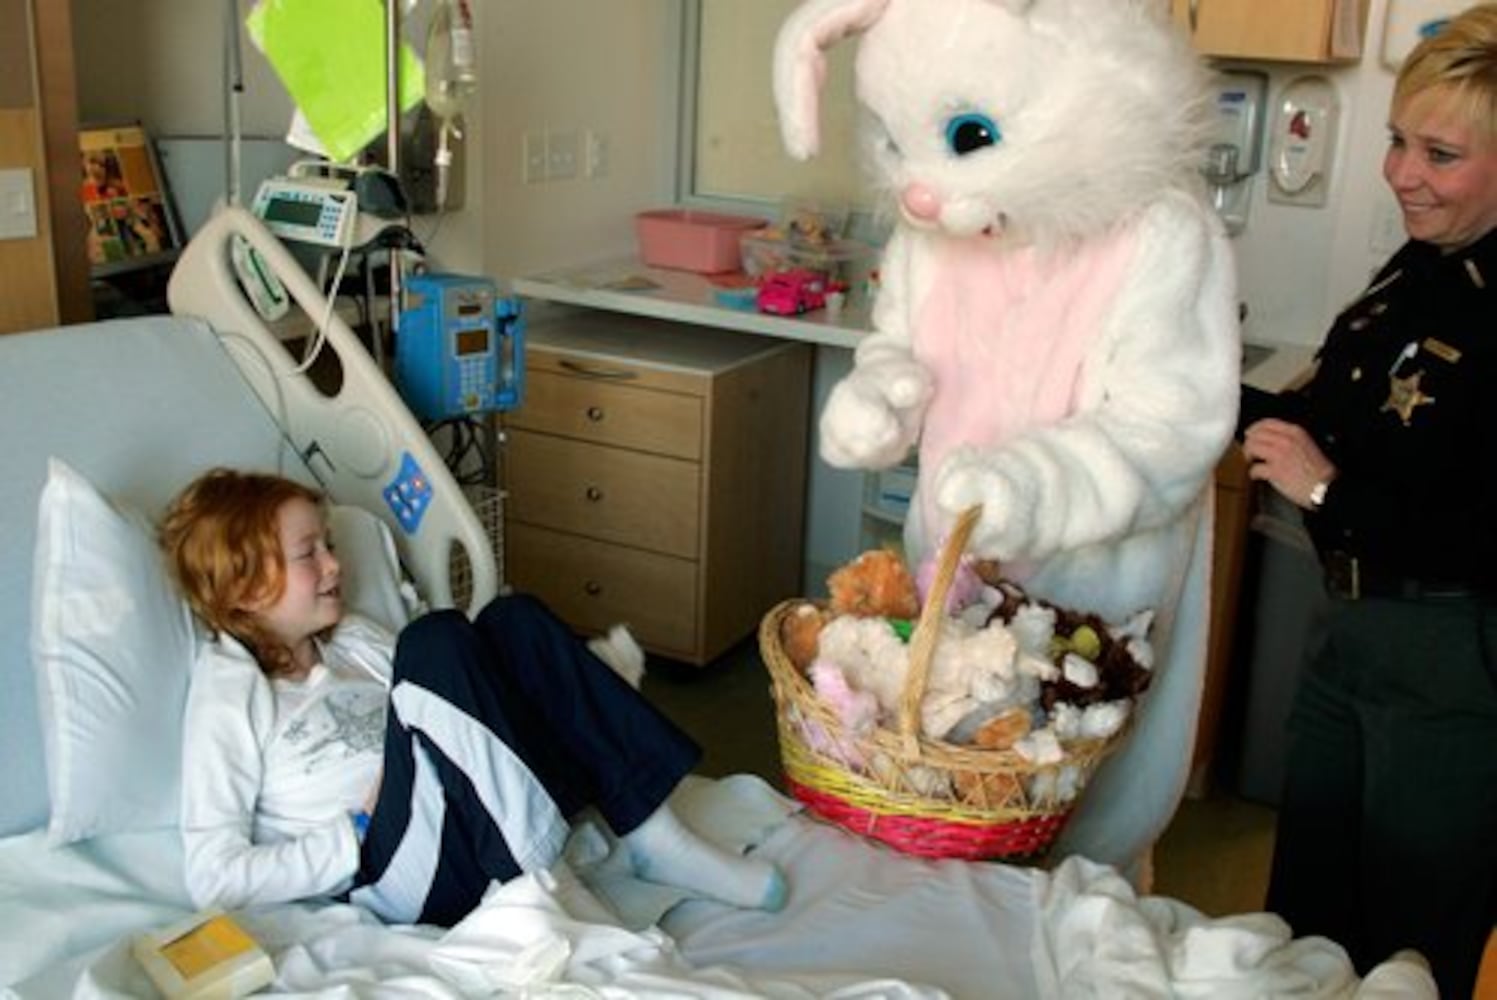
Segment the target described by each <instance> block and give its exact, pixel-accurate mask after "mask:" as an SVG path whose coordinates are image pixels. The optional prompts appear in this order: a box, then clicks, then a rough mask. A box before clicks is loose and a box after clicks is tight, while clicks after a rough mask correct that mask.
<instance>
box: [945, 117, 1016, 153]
mask: <svg viewBox="0 0 1497 1000" xmlns="http://www.w3.org/2000/svg"><path fill="white" fill-rule="evenodd" d="M1002 138H1003V134H1002V133H1001V132H999V131H998V126H997V124H996V123H995V122H994V121H993V119H991V118H989V117H988V116H987V115H984V114H979V113H978V112H976V111H969V112H967V113H966V114H962V115H957V116H956V117H955V118H952V119H951V120H950V121H948V122H947V123H946V145H947V146H949V147H951V151H952V152H953V153H955V154H956V155H957V156H966V155H967V154H968V153H975V152H977V151H978V150H979V149H982V148H983V147H985V146H994V145H997V144H998V141H999V140H1000V139H1002Z"/></svg>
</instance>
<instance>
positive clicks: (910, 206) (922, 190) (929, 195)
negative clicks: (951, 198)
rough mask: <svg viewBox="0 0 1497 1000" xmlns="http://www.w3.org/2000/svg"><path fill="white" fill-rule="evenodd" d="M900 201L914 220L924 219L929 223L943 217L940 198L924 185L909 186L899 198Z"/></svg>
mask: <svg viewBox="0 0 1497 1000" xmlns="http://www.w3.org/2000/svg"><path fill="white" fill-rule="evenodd" d="M899 201H900V203H901V204H902V205H904V210H905V211H906V212H908V213H909V215H910V217H911V218H913V219H923V220H925V221H927V222H929V221H931V220H933V219H937V218H939V217H940V215H941V199H940V197H939V196H938V195H937V194H936V193H935V192H934V191H932V190H931V189H930V188H928V187H926V186H925V185H924V184H918V183H917V184H910V185H909V186H907V187H906V188H905V189H904V192H903V193H902V194H901V195H900V196H899Z"/></svg>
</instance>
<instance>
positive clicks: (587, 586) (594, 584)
mask: <svg viewBox="0 0 1497 1000" xmlns="http://www.w3.org/2000/svg"><path fill="white" fill-rule="evenodd" d="M582 592H583V593H585V594H586V595H587V596H588V597H597V596H598V595H599V594H601V593H603V585H602V584H601V583H599V582H598V581H597V580H589V581H587V582H586V583H584V584H583V585H582Z"/></svg>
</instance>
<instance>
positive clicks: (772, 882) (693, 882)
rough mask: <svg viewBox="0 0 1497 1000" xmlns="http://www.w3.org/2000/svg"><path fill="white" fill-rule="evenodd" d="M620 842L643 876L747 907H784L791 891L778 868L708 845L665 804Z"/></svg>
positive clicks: (776, 908)
mask: <svg viewBox="0 0 1497 1000" xmlns="http://www.w3.org/2000/svg"><path fill="white" fill-rule="evenodd" d="M623 840H624V843H625V844H627V845H628V846H629V853H630V854H631V855H632V857H633V859H634V866H635V869H636V871H638V873H639V875H640V877H641V878H645V879H648V880H649V881H651V882H662V883H664V884H666V885H673V886H677V887H678V888H681V889H692V890H694V891H696V892H699V893H701V894H703V895H705V896H710V897H712V898H713V899H716V900H718V901H720V902H723V903H729V904H731V905H733V906H741V907H745V908H747V909H758V910H769V911H770V912H771V913H773V912H776V911H778V910H780V909H782V908H783V907H784V906H785V899H786V896H787V895H788V892H789V890H788V889H787V887H786V885H785V877H784V876H783V875H781V874H780V870H779V869H778V868H776V867H775V866H774V865H772V864H770V863H769V862H767V861H759V860H756V859H754V858H745V857H742V856H740V855H735V854H731V853H729V852H728V851H725V850H723V849H722V848H720V847H718V846H716V845H715V844H710V843H708V842H707V841H705V840H703V839H702V838H701V837H698V836H697V835H696V834H695V833H692V832H691V831H690V830H689V829H687V828H686V825H685V824H684V823H682V822H681V821H680V820H679V819H678V818H677V817H676V814H675V813H673V812H671V808H670V806H668V805H663V806H661V807H660V808H659V809H656V810H655V811H654V812H653V813H651V814H650V817H649V819H647V820H645V821H644V822H643V823H641V824H639V826H638V827H636V828H635V829H634V830H632V831H630V832H629V833H628V834H627V835H625V837H624V838H623Z"/></svg>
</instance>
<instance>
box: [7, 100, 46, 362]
mask: <svg viewBox="0 0 1497 1000" xmlns="http://www.w3.org/2000/svg"><path fill="white" fill-rule="evenodd" d="M38 146H39V141H38V129H37V116H36V112H35V111H33V110H32V109H30V108H19V109H18V108H0V170H3V169H14V168H24V169H27V170H30V171H31V175H32V184H33V189H34V191H35V192H36V195H37V196H38V198H37V200H38V202H40V201H41V199H42V198H43V197H45V189H44V188H43V187H42V184H41V183H40V180H41V177H42V174H43V163H42V158H41V155H40V153H39V150H38ZM36 221H37V235H36V236H35V237H32V238H30V239H9V240H6V239H0V291H3V294H0V333H15V332H17V331H20V330H32V329H36V328H37V327H47V326H56V325H57V322H58V313H57V289H56V286H55V284H54V283H53V277H52V240H51V237H50V234H49V226H48V224H47V218H46V213H45V212H42V211H40V210H38V212H37V220H36Z"/></svg>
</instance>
